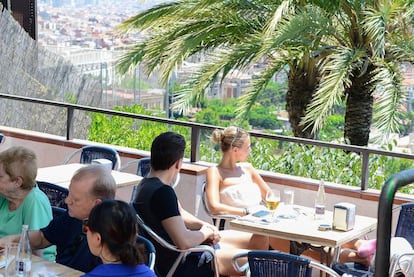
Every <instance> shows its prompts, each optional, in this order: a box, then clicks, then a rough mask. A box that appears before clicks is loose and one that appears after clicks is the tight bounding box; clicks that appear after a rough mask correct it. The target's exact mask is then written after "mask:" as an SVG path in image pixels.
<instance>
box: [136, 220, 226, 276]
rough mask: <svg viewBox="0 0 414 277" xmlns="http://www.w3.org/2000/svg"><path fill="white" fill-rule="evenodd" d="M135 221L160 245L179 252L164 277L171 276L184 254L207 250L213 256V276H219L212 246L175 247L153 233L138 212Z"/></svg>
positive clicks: (195, 274)
mask: <svg viewBox="0 0 414 277" xmlns="http://www.w3.org/2000/svg"><path fill="white" fill-rule="evenodd" d="M137 221H138V224H139V226H140V228H142V229H143V230H145V232H146V233H147V234H148V235H149V236H151V237H152V239H154V240H155V241H156V242H157V243H159V244H160V245H161V246H162V247H164V248H166V249H168V250H171V251H174V252H177V253H179V255H178V257H177V259H176V260H175V262H174V264H173V265H172V267H171V268H170V270H169V271H168V274H167V276H166V277H171V276H173V274H174V272H175V271H176V269H177V267H178V265H179V264H180V263H181V262H182V261H183V259H184V258H185V257H186V255H187V254H188V253H192V252H208V253H210V255H211V256H212V257H213V259H212V260H211V266H212V270H213V272H214V276H215V277H219V271H218V264H217V257H216V254H215V250H214V248H213V247H211V246H208V245H198V246H195V247H191V248H189V249H185V250H182V249H179V248H177V246H175V245H173V244H171V243H169V242H167V241H166V240H165V239H163V238H162V237H160V236H159V235H158V234H157V233H155V232H154V231H153V230H152V229H151V228H150V227H149V226H148V225H146V224H145V222H144V221H143V220H142V218H141V217H140V216H139V215H138V214H137ZM194 276H197V273H196V272H194Z"/></svg>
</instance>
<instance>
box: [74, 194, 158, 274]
mask: <svg viewBox="0 0 414 277" xmlns="http://www.w3.org/2000/svg"><path fill="white" fill-rule="evenodd" d="M84 231H85V232H86V233H87V239H88V245H89V249H90V250H91V252H92V254H93V255H95V256H97V257H100V258H101V260H102V263H103V264H102V265H99V266H97V267H96V268H95V269H93V270H92V271H91V272H89V273H87V274H85V275H82V276H84V277H98V276H119V277H121V276H139V277H155V274H154V272H153V271H152V270H151V269H149V267H148V266H146V265H145V264H144V261H145V258H144V256H143V253H142V251H141V250H140V248H139V247H138V246H137V245H136V243H135V241H136V237H137V233H138V232H137V231H138V227H137V219H136V215H135V211H134V210H133V209H132V208H131V207H130V206H129V205H128V204H127V203H125V202H123V201H119V200H105V201H102V202H101V203H99V204H97V205H96V206H95V207H94V208H93V209H92V211H91V213H90V215H89V218H88V219H87V220H85V221H84Z"/></svg>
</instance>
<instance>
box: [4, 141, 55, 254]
mask: <svg viewBox="0 0 414 277" xmlns="http://www.w3.org/2000/svg"><path fill="white" fill-rule="evenodd" d="M36 175H37V159H36V155H35V153H34V152H33V151H32V150H30V149H28V148H25V147H22V146H15V147H11V148H9V149H6V150H5V151H3V152H0V238H2V237H4V236H7V235H12V234H19V233H21V230H22V225H23V224H26V225H29V230H38V229H40V228H42V227H45V226H46V225H48V224H49V222H50V220H52V208H51V206H50V202H49V199H48V198H47V196H46V195H45V194H44V193H43V192H42V191H41V190H40V189H39V188H38V187H37V186H36ZM38 254H40V253H38ZM43 257H44V258H46V259H48V260H52V261H54V259H55V247H54V246H53V247H49V248H46V249H44V250H43Z"/></svg>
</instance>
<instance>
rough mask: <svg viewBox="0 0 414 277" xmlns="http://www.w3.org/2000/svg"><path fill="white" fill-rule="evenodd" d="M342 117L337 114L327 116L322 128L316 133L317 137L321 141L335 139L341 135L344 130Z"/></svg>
mask: <svg viewBox="0 0 414 277" xmlns="http://www.w3.org/2000/svg"><path fill="white" fill-rule="evenodd" d="M344 124H345V121H344V117H343V116H342V115H339V114H333V115H330V116H328V118H327V119H326V122H325V124H324V125H323V128H322V129H321V131H320V132H319V134H318V139H319V140H323V141H335V140H338V139H339V138H341V137H342V134H343V132H344Z"/></svg>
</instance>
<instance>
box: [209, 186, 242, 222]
mask: <svg viewBox="0 0 414 277" xmlns="http://www.w3.org/2000/svg"><path fill="white" fill-rule="evenodd" d="M201 191H202V195H201V202H202V203H203V208H204V211H205V212H206V214H207V215H208V216H209V217H211V219H212V220H213V224H214V225H215V226H216V227H217V229H219V230H223V229H224V227H225V224H226V220H233V219H236V218H238V217H239V216H238V215H234V214H213V213H212V212H211V211H210V208H209V207H208V202H207V195H206V182H204V183H203V185H202V187H201Z"/></svg>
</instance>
